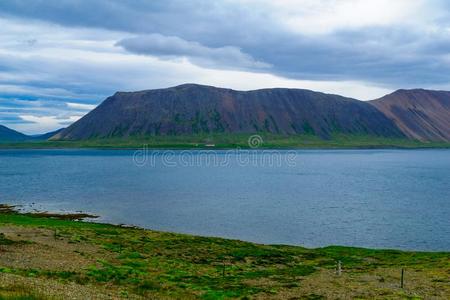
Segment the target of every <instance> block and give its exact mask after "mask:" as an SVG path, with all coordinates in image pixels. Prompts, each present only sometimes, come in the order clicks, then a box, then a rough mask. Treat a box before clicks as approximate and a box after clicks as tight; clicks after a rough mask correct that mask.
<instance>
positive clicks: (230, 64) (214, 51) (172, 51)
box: [116, 34, 270, 69]
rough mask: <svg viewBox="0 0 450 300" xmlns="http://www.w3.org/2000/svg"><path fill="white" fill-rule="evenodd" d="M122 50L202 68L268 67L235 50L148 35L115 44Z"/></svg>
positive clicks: (227, 47) (177, 38)
mask: <svg viewBox="0 0 450 300" xmlns="http://www.w3.org/2000/svg"><path fill="white" fill-rule="evenodd" d="M116 45H117V46H121V47H123V48H124V49H126V50H128V51H130V52H134V53H138V54H149V55H156V56H162V57H180V56H182V57H187V58H188V59H189V60H190V61H191V62H192V63H194V64H197V65H200V66H205V67H221V68H225V69H228V68H237V69H259V68H268V67H270V65H269V64H267V63H264V62H261V61H257V60H255V59H254V58H253V57H251V56H250V55H248V54H246V53H243V52H242V51H241V50H240V49H239V48H236V47H233V46H224V47H218V48H211V47H206V46H204V45H202V44H200V43H198V42H192V41H186V40H183V39H181V38H179V37H175V36H164V35H161V34H150V35H145V36H138V37H132V38H126V39H123V40H121V41H119V42H117V44H116Z"/></svg>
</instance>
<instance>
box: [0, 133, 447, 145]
mask: <svg viewBox="0 0 450 300" xmlns="http://www.w3.org/2000/svg"><path fill="white" fill-rule="evenodd" d="M259 135H260V136H261V137H262V138H263V143H262V144H261V146H260V148H306V149H308V148H450V143H448V142H447V143H446V142H420V141H416V140H408V139H400V138H383V137H377V136H368V135H344V134H334V135H333V136H332V137H331V138H330V139H322V138H320V137H318V136H315V135H307V134H305V135H291V136H282V135H273V134H267V133H259ZM250 136H252V135H251V134H209V135H208V134H198V135H185V136H181V135H180V136H177V135H172V136H143V137H129V138H108V139H90V140H85V141H36V142H19V143H0V148H4V149H8V148H24V149H26V148H102V149H121V148H122V149H127V148H142V147H143V145H147V146H148V147H150V148H164V149H196V148H198V149H203V148H219V149H224V148H226V149H229V148H249V145H248V139H249V137H250ZM206 144H214V147H206Z"/></svg>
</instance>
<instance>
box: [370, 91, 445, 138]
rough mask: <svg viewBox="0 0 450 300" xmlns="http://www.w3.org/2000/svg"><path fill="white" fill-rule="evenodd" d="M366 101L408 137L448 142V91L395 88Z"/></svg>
mask: <svg viewBox="0 0 450 300" xmlns="http://www.w3.org/2000/svg"><path fill="white" fill-rule="evenodd" d="M369 103H371V104H372V105H374V106H375V107H376V108H378V109H379V110H380V111H381V112H382V113H384V114H385V115H386V116H387V117H388V118H389V119H391V120H393V121H394V122H395V124H396V125H397V126H398V127H399V128H400V130H401V131H402V132H403V133H404V134H405V135H406V136H407V137H409V138H411V139H417V140H420V141H450V92H444V91H429V90H422V89H415V90H398V91H396V92H394V93H392V94H389V95H386V96H384V97H382V98H380V99H377V100H373V101H370V102H369Z"/></svg>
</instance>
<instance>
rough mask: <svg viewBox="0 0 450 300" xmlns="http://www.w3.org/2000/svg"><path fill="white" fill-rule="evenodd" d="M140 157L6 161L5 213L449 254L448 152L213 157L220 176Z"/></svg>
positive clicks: (0, 187)
mask: <svg viewBox="0 0 450 300" xmlns="http://www.w3.org/2000/svg"><path fill="white" fill-rule="evenodd" d="M134 153H135V151H131V150H130V151H118V150H111V151H109V150H1V151H0V203H10V204H22V205H23V206H24V208H28V209H39V210H50V211H79V210H81V211H85V212H90V213H94V214H98V215H100V216H101V219H100V220H102V221H107V222H113V223H125V224H134V225H138V226H142V227H145V228H150V229H155V230H164V231H174V232H182V233H192V234H197V235H208V236H221V237H227V238H236V239H242V240H248V241H254V242H261V243H272V244H273V243H276V244H278V243H281V244H292V245H303V246H307V247H318V246H327V245H351V246H362V247H373V248H397V249H409V250H446V251H449V250H450V187H449V186H450V185H449V178H450V151H449V150H438V149H433V150H298V151H278V152H276V153H272V154H270V155H275V156H276V159H275V160H274V161H272V162H270V161H267V160H260V159H259V158H258V157H262V156H264V155H265V154H264V153H263V152H261V151H252V152H244V153H239V154H236V152H233V153H230V152H227V151H218V152H208V153H209V154H212V155H213V156H214V157H215V159H217V158H218V160H217V161H220V162H221V163H220V165H218V164H216V163H211V160H209V161H208V160H204V158H205V152H197V151H190V152H186V151H170V152H169V153H168V154H167V153H166V154H164V153H162V152H161V151H157V152H152V151H150V152H148V153H147V155H148V156H150V159H148V160H142V159H140V158H139V157H136V156H134V155H133V154H134ZM209 154H208V155H209ZM202 155H203V156H202ZM133 157H134V158H133ZM211 157H212V156H211ZM255 157H256V159H255Z"/></svg>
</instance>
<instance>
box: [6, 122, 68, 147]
mask: <svg viewBox="0 0 450 300" xmlns="http://www.w3.org/2000/svg"><path fill="white" fill-rule="evenodd" d="M63 129H64V128H61V129H58V130H55V131H52V132H47V133H44V134H38V135H26V134H23V133H20V132H18V131H15V130H13V129H11V128H8V127H6V126H3V125H0V143H5V142H6V143H9V142H31V141H46V140H48V139H49V138H51V137H52V136H54V135H55V134H58V133H60V132H61V131H62V130H63Z"/></svg>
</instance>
